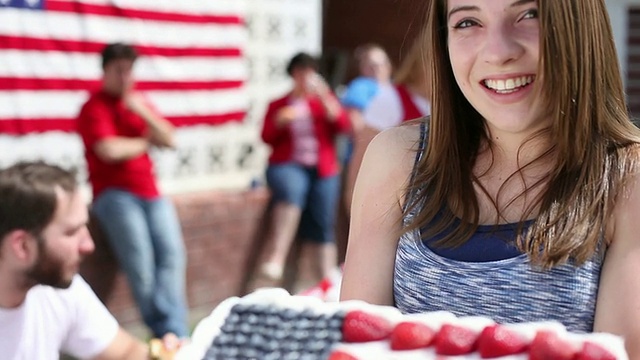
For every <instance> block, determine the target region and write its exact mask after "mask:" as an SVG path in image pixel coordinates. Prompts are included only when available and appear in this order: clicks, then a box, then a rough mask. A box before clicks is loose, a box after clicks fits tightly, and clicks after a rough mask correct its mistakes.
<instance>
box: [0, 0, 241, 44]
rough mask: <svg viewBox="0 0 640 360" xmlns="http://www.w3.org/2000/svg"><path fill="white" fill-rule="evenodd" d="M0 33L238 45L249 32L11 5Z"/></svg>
mask: <svg viewBox="0 0 640 360" xmlns="http://www.w3.org/2000/svg"><path fill="white" fill-rule="evenodd" d="M203 1H204V0H203ZM203 34H207V35H206V36H203ZM0 35H10V36H28V37H35V38H45V39H46V38H52V39H60V40H82V41H90V42H100V43H111V42H116V41H122V42H127V43H131V44H140V45H145V46H157V47H180V48H185V47H206V48H225V47H235V48H238V47H242V46H243V45H244V44H245V43H246V40H247V36H248V35H247V31H246V29H245V28H244V26H240V25H216V24H186V23H176V22H166V21H151V20H145V21H140V20H137V19H126V18H116V17H107V16H98V15H84V16H82V17H80V16H78V15H76V14H71V13H56V12H52V11H49V12H44V11H33V10H23V9H14V8H2V11H0Z"/></svg>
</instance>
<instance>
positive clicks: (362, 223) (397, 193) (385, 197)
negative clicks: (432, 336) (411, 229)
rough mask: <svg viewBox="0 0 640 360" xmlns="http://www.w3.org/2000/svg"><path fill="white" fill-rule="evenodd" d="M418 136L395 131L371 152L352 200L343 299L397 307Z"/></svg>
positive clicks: (379, 139)
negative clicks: (405, 209) (401, 240)
mask: <svg viewBox="0 0 640 360" xmlns="http://www.w3.org/2000/svg"><path fill="white" fill-rule="evenodd" d="M418 135H419V129H418V127H417V126H405V127H399V128H394V129H390V130H387V131H384V132H382V133H380V134H379V135H378V136H376V138H375V139H374V140H373V141H372V142H371V144H370V145H369V148H368V149H367V151H366V154H365V156H364V161H363V162H362V166H361V168H360V172H359V174H358V178H357V181H356V185H355V191H354V196H353V206H352V209H351V223H350V227H349V242H348V246H347V255H346V260H345V265H344V277H343V280H342V287H341V293H340V299H341V300H350V299H359V300H364V301H367V302H369V303H372V304H379V305H393V271H394V263H395V254H396V248H397V245H398V235H399V233H400V229H401V226H402V222H401V220H402V209H401V206H402V205H401V204H402V203H403V202H404V200H403V199H404V188H405V187H406V185H407V181H408V177H409V174H410V172H411V169H412V167H413V159H414V158H415V152H414V151H411V149H413V148H414V146H415V144H416V140H417V138H418Z"/></svg>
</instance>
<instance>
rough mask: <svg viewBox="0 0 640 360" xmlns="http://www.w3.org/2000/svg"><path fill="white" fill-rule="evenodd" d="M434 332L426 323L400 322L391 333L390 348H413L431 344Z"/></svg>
mask: <svg viewBox="0 0 640 360" xmlns="http://www.w3.org/2000/svg"><path fill="white" fill-rule="evenodd" d="M435 335H436V332H435V331H433V330H432V329H431V328H430V327H428V326H427V325H424V324H421V323H415V322H409V321H405V322H401V323H399V324H398V325H396V327H395V328H394V329H393V332H392V333H391V349H392V350H414V349H420V348H423V347H427V346H429V345H430V344H431V342H432V341H433V339H434V337H435Z"/></svg>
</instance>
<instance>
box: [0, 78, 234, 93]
mask: <svg viewBox="0 0 640 360" xmlns="http://www.w3.org/2000/svg"><path fill="white" fill-rule="evenodd" d="M100 84H101V81H100V80H82V79H63V78H61V79H44V78H13V77H0V90H11V91H15V90H93V89H97V88H98V87H100ZM243 85H244V81H242V80H236V81H225V80H218V81H138V82H136V88H137V89H138V90H143V91H149V90H163V91H172V90H176V91H178V90H180V91H183V90H230V89H239V88H241V87H242V86H243Z"/></svg>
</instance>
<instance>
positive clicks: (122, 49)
mask: <svg viewBox="0 0 640 360" xmlns="http://www.w3.org/2000/svg"><path fill="white" fill-rule="evenodd" d="M137 58H138V52H137V51H136V49H134V48H133V47H132V46H130V45H127V44H123V43H113V44H109V45H107V46H105V48H104V49H102V68H103V69H104V67H105V66H107V65H108V64H109V63H110V62H112V61H115V60H120V59H126V60H131V61H135V60H136V59H137Z"/></svg>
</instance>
